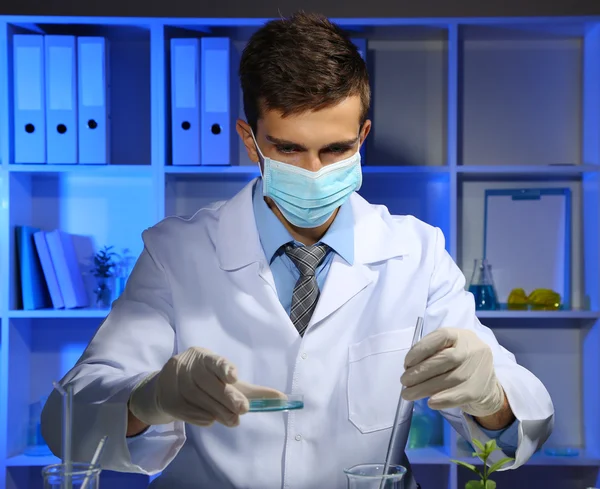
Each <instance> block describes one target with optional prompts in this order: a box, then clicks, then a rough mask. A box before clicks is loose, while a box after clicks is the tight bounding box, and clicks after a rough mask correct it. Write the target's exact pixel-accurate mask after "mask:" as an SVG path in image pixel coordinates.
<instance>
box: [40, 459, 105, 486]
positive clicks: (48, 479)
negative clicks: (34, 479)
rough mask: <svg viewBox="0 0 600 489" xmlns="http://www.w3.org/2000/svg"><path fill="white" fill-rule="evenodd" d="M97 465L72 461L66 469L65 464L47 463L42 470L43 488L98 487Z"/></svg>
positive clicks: (99, 468) (98, 468)
mask: <svg viewBox="0 0 600 489" xmlns="http://www.w3.org/2000/svg"><path fill="white" fill-rule="evenodd" d="M101 470H102V469H101V467H100V466H99V465H90V464H85V463H72V464H70V468H69V469H67V466H66V465H65V464H55V465H48V466H47V467H44V469H43V470H42V476H43V477H44V489H65V487H68V488H69V489H99V488H100V472H101Z"/></svg>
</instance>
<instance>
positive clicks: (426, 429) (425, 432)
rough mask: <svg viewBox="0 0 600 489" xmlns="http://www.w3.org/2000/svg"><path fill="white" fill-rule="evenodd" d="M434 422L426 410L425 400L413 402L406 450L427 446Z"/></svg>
mask: <svg viewBox="0 0 600 489" xmlns="http://www.w3.org/2000/svg"><path fill="white" fill-rule="evenodd" d="M434 421H435V420H434V419H433V416H432V415H431V413H430V412H428V410H427V403H426V402H425V400H424V399H421V400H419V401H415V403H414V404H413V415H412V421H411V423H410V432H409V433H408V443H407V447H406V448H408V449H411V450H412V449H415V448H425V447H427V446H429V444H430V442H431V436H432V434H433V428H434Z"/></svg>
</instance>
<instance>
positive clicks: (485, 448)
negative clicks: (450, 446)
mask: <svg viewBox="0 0 600 489" xmlns="http://www.w3.org/2000/svg"><path fill="white" fill-rule="evenodd" d="M473 445H475V446H476V447H477V449H478V451H476V452H473V456H474V457H477V458H479V459H480V460H481V461H482V462H483V469H481V470H480V469H479V468H478V467H476V466H475V465H473V464H469V463H467V462H463V461H461V460H452V462H453V463H455V464H458V465H462V466H463V467H466V468H467V469H469V470H470V471H471V472H475V473H476V474H477V475H478V476H479V480H472V481H469V482H467V484H466V485H465V489H496V482H495V481H493V480H490V479H489V476H490V474H492V473H493V472H496V471H497V470H498V469H501V468H502V467H503V466H504V465H506V464H507V463H509V462H512V461H513V460H514V458H509V457H506V458H502V459H500V460H498V461H497V462H495V463H493V464H492V465H491V466H488V463H487V460H488V458H489V456H490V455H491V454H492V453H493V452H495V451H496V450H498V446H497V445H496V440H490V441H488V442H487V443H486V444H485V445H484V444H483V443H481V442H480V441H479V440H476V439H473Z"/></svg>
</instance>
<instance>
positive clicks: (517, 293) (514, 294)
mask: <svg viewBox="0 0 600 489" xmlns="http://www.w3.org/2000/svg"><path fill="white" fill-rule="evenodd" d="M507 302H508V304H507V305H508V308H509V309H511V310H517V311H523V310H526V309H528V308H529V302H528V299H527V294H526V293H525V291H524V290H523V289H513V290H511V291H510V294H509V296H508V301H507Z"/></svg>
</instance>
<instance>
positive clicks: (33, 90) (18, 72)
mask: <svg viewBox="0 0 600 489" xmlns="http://www.w3.org/2000/svg"><path fill="white" fill-rule="evenodd" d="M13 76H14V78H13V83H14V85H13V86H14V162H15V163H38V164H39V163H46V101H45V91H44V85H45V83H44V36H41V35H37V34H16V35H15V36H13Z"/></svg>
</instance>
